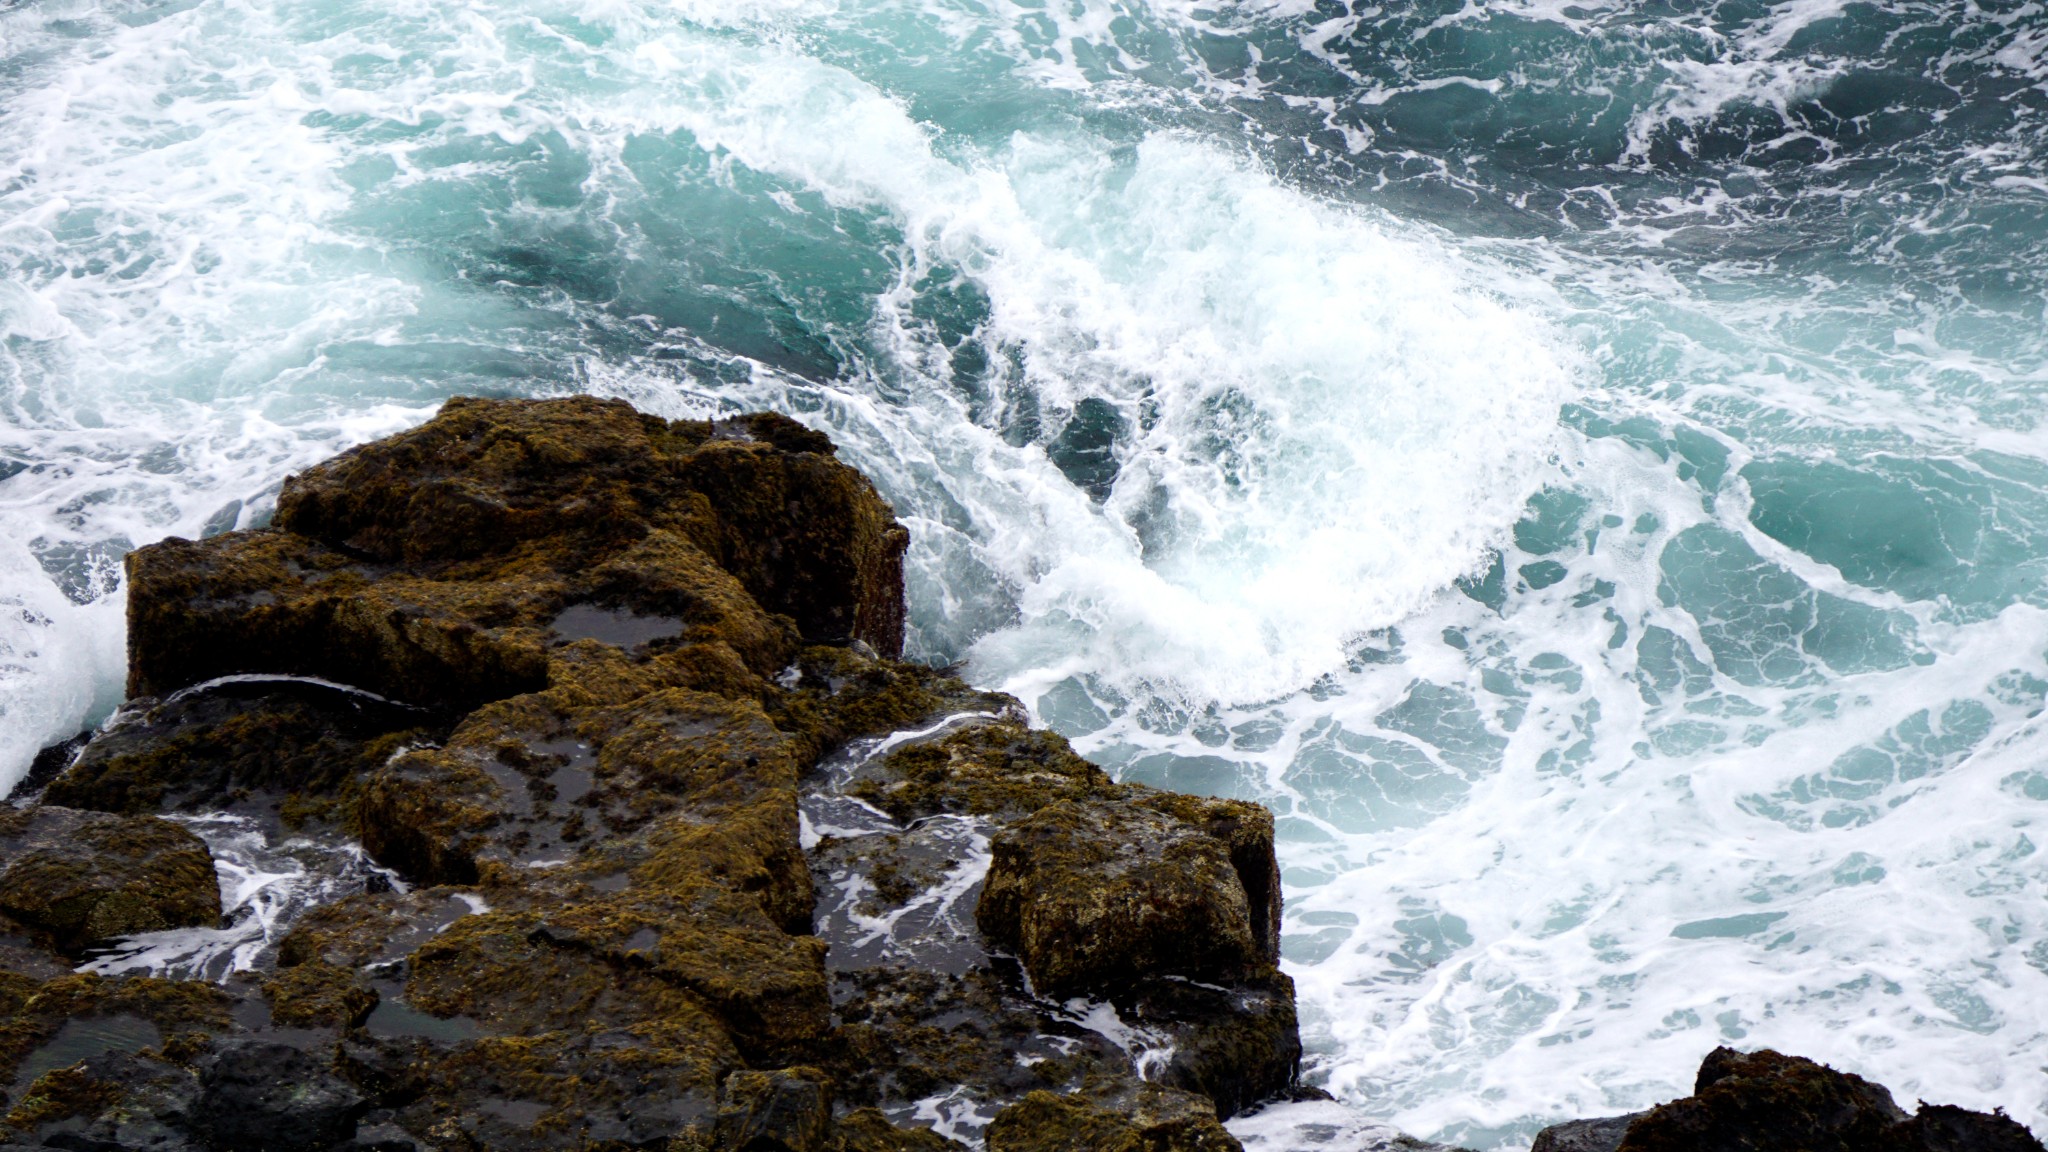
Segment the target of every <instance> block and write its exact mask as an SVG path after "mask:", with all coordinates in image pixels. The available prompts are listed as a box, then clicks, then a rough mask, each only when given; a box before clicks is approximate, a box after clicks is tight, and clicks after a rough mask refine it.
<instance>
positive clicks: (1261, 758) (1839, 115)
mask: <svg viewBox="0 0 2048 1152" xmlns="http://www.w3.org/2000/svg"><path fill="white" fill-rule="evenodd" d="M2044 115H2048V13H2044V12H2043V11H2041V10H2040V9H2039V8H2038V7H2037V6H2036V5H2033V4H2010V3H2007V4H1964V3H1947V4H1939V3H1889V4H1865V3H1839V2H1836V0H1791V2H1788V3H1783V4H1778V5H1767V4H1761V3H1733V2H1730V3H1721V4H1713V5H1700V4H1675V5H1663V4H1659V5H1651V6H1627V5H1620V4H1602V3H1579V4H1559V3H1543V2H1528V3H1487V2H1480V0H1473V2H1470V3H1467V2H1464V0H1459V2H1457V3H1448V2H1444V3H1426V4H1419V5H1414V6H1409V7H1403V8H1400V9H1398V10H1396V9H1392V8H1380V7H1369V6H1366V5H1363V4H1360V3H1355V2H1354V3H1350V4H1346V3H1336V2H1327V0H1326V2H1322V3H1311V2H1308V0H1269V2H1245V3H1239V4H1206V3H1192V2H1175V0H1152V2H1150V3H1143V2H1138V0H1122V2H1113V0H1034V2H1026V0H981V2H977V0H887V2H876V3H854V2H852V0H847V2H844V3H834V2H830V0H756V2H753V3H740V2H737V0H672V2H670V3H665V4H664V3H650V2H646V0H588V2H584V3H575V2H567V0H537V2H536V0H526V2H523V3H519V4H511V3H506V2H504V0H466V2H461V3H456V4H450V5H438V6H433V7H431V8H429V9H424V10H423V9H421V8H419V7H418V6H416V5H400V4H394V3H390V2H389V0H300V2H297V3H291V4H285V3H280V2H276V0H175V2H170V3H162V2H156V0H130V2H125V3H117V2H113V0H15V2H13V3H6V2H5V0H0V268H4V269H5V273H6V274H5V276H4V278H0V477H4V479H0V778H4V779H13V778H16V777H18V775H19V773H20V772H21V771H22V770H24V769H25V767H26V764H27V761H28V758H29V757H30V756H31V755H32V754H33V752H34V750H35V749H36V748H37V747H39V746H41V745H42V744H44V743H47V742H50V741H54V740H57V739H60V738H62V737H64V736H66V735H68V734H69V733H70V732H72V731H74V730H76V729H77V727H78V726H80V725H81V724H85V723H89V722H92V721H94V720H96V719H97V718H98V717H100V716H102V715H104V714H105V713H106V711H107V710H108V709H110V708H111V707H112V706H113V705H114V704H115V703H116V702H117V701H118V698H119V694H120V684H121V672H122V637H121V613H122V592H121V589H120V587H119V578H118V571H119V568H118V557H119V555H120V554H121V553H122V552H123V551H125V550H126V549H128V548H130V547H133V546H134V545H136V544H140V543H144V542H147V541H150V540H154V539H159V538H161V537H163V536H166V535H172V534H178V535H187V536H193V535H199V534H202V533H206V532H213V531H223V530H227V529H230V528H233V527H237V526H248V525H250V524H254V523H260V522H261V521H262V519H263V518H264V516H265V515H266V514H267V509H268V502H269V500H270V498H271V497H272V496H273V495H274V493H275V492H276V489H277V485H278V483H279V482H280V481H281V479H282V478H283V477H284V476H285V475H287V474H288V473H290V472H291V471H292V470H294V469H296V468H299V467H302V466H304V465H305V464H307V463H310V462H312V461H314V460H317V459H319V458H321V457H323V456H325V455H328V454H330V453H331V452H333V451H334V450H336V449H337V448H339V447H341V446H344V445H346V444H349V443H354V442H357V441H360V440H363V439H367V438H370V437H373V436H376V435H380V434H384V433H386V432H390V431H393V430H396V429H399V428H402V427H405V426H407V425H409V424H411V423H415V422H417V421H419V420H422V419H424V418H425V417H426V416H427V415H428V414H429V413H430V412H431V411H432V409H433V407H434V405H435V404H437V403H438V402H439V401H440V400H441V399H443V398H445V397H447V396H450V395H456V394H463V393H488V394H502V395H514V394H517V395H548V394H559V393H564V392H570V391H588V392H595V393H600V394H605V395H613V396H622V397H626V398H628V399H631V400H633V401H634V402H636V403H639V404H641V405H643V406H644V407H647V408H648V409H650V410H654V411H659V412H662V413H665V414H668V415H677V416H680V415H701V414H705V413H709V412H715V411H720V410H728V409H733V408H740V407H754V406H760V405H772V406H774V407H777V408H781V409H783V410H785V411H789V412H791V413H794V414H796V415H797V416H799V417H800V418H802V419H804V420H805V421H807V422H809V423H811V424H813V425H815V426H817V427H821V428H824V429H826V430H828V431H830V432H832V433H833V435H834V436H835V437H836V438H837V439H838V440H839V441H840V443H841V444H842V445H843V451H844V452H845V454H846V455H847V456H848V457H849V458H850V459H852V460H853V461H854V462H856V463H857V464H859V465H860V466H861V467H863V468H864V469H866V470H867V471H868V472H869V473H870V474H871V475H873V476H874V477H875V478H876V480H877V482H878V483H879V484H881V486H882V487H883V488H884V490H885V491H886V493H887V494H888V496H889V497H890V498H891V500H892V501H894V503H895V505H896V507H897V509H898V511H899V514H900V515H901V516H902V517H903V519H904V520H905V522H906V523H908V524H909V525H910V526H911V528H912V532H913V538H914V544H913V548H912V553H911V557H910V561H911V563H910V567H911V572H910V584H911V589H910V592H911V609H912V618H913V619H912V636H911V648H912V650H913V652H914V653H915V654H917V655H918V656H920V657H923V658H927V659H933V660H948V661H950V660H963V659H964V660H966V661H967V662H968V663H967V666H968V668H969V669H970V671H971V673H972V675H973V676H974V677H975V678H976V679H977V680H979V681H981V682H983V683H986V684H990V685H995V686H1000V687H1004V688H1006V689H1008V690H1010V691H1014V692H1016V693H1018V694H1019V695H1021V696H1022V697H1024V698H1025V699H1026V700H1027V701H1030V702H1031V703H1032V704H1033V705H1034V706H1035V707H1036V709H1037V710H1038V713H1039V715H1040V717H1041V718H1042V719H1043V720H1045V721H1046V722H1048V723H1050V724H1053V725H1054V726H1056V727H1058V728H1060V729H1061V730H1063V731H1065V732H1067V733H1068V734H1069V735H1071V736H1073V737H1074V738H1075V739H1076V741H1077V743H1078V744H1079V745H1080V746H1081V747H1082V748H1083V749H1084V750H1085V751H1087V752H1089V753H1090V754H1091V755H1093V756H1095V757H1096V758H1098V759H1099V760H1101V761H1102V762H1104V763H1106V764H1109V765H1111V766H1112V767H1113V768H1114V769H1116V770H1117V771H1119V772H1121V773H1122V774H1123V775H1124V777H1125V778H1128V779H1138V780H1146V781H1150V782H1154V783H1160V784H1166V785H1170V786H1173V787H1178V788H1185V789H1193V790H1200V791H1209V792H1219V793H1227V794H1232V795H1241V796H1248V797H1254V798H1257V799H1260V800H1263V801H1265V802H1267V803H1269V804H1271V805H1273V807H1274V808H1275V810H1276V811H1277V812H1279V813H1280V815H1281V820H1282V827H1283V836H1284V845H1283V856H1284V860H1283V863H1284V865H1285V867H1286V876H1287V882H1288V885H1289V890H1288V902H1289V903H1288V921H1287V932H1288V936H1287V951H1288V956H1289V964H1290V971H1292V972H1293V974H1294V975H1295V978H1296V980H1297V982H1298V984H1299V986H1300V989H1301V993H1302V999H1303V1006H1304V1014H1305V1030H1306V1032H1307V1038H1308V1042H1309V1045H1310V1047H1311V1050H1312V1060H1311V1065H1312V1072H1313V1076H1314V1078H1315V1079H1316V1080H1317V1082H1319V1083H1322V1084H1324V1085H1325V1086H1326V1087H1328V1088H1329V1089H1330V1090H1331V1091H1333V1092H1334V1093H1336V1094H1337V1095H1338V1096H1339V1097H1340V1098H1341V1099H1342V1100H1343V1101H1344V1102H1345V1103H1346V1104H1347V1105H1348V1106H1350V1107H1351V1108H1352V1109H1354V1110H1355V1112H1356V1114H1357V1115H1359V1116H1361V1117H1366V1118H1370V1119H1376V1120H1383V1121H1387V1122H1391V1123H1396V1124H1399V1125H1400V1126H1402V1127H1404V1128H1406V1129H1408V1130H1410V1131H1413V1132H1416V1133H1417V1134H1419V1135H1425V1136H1434V1137H1438V1138H1445V1139H1456V1140H1460V1141H1463V1142H1466V1143H1468V1144H1471V1145H1472V1146H1474V1147H1479V1148H1514V1147H1521V1146H1524V1145H1525V1144H1526V1140H1527V1138H1528V1137H1529V1135H1530V1134H1532V1133H1533V1132H1534V1131H1535V1130H1536V1128H1538V1127H1540V1126H1541V1125H1542V1124H1543V1123H1545V1122H1548V1121H1551V1120H1555V1119H1559V1118H1564V1117H1568V1116H1574V1115H1583V1114H1592V1113H1610V1112H1614V1111H1619V1110H1623V1109H1628V1108H1634V1107H1639V1106H1642V1105H1644V1104H1647V1103H1650V1102H1653V1101H1655V1100H1658V1099H1662V1098H1666V1097H1669V1096H1671V1095H1675V1094H1678V1093H1680V1092H1682V1091H1684V1090H1685V1088H1686V1086H1687V1085H1689V1084H1690V1082H1691V1078H1692V1071H1693V1068H1694V1067H1695V1066H1696V1064H1697V1062H1698V1060H1699V1058H1700V1056H1701V1055H1703V1054H1704V1052H1705V1051H1706V1050H1707V1049H1709V1048H1711V1047H1713V1046H1714V1045H1715V1044H1717V1043H1735V1044H1740V1045H1745V1046H1754V1045H1761V1044H1773V1045H1778V1046H1782V1047H1785V1048H1789V1049H1792V1050H1795V1051H1799V1052H1802V1053H1804V1054H1807V1055H1811V1056H1815V1057H1819V1058H1823V1059H1827V1060H1829V1061H1831V1062H1833V1063H1835V1064H1837V1065H1838V1066H1841V1067H1845V1068H1849V1069H1852V1070H1855V1071H1858V1072H1861V1073H1863V1074H1865V1075H1868V1076H1871V1077H1873V1078H1876V1079H1879V1080H1882V1081H1883V1082H1885V1083H1887V1084H1889V1085H1891V1086H1892V1087H1893V1089H1894V1090H1895V1092H1897V1094H1898V1095H1899V1097H1900V1098H1901V1099H1904V1100H1909V1101H1910V1100H1912V1099H1914V1098H1915V1097H1916V1096H1924V1097H1926V1098H1928V1099H1930V1100H1946V1101H1954V1102H1957V1103H1963V1104H1968V1105H1972V1106H1976V1107H1987V1108H1988V1107H1991V1106H1993V1105H2002V1106H2004V1107H2006V1108H2007V1109H2009V1110H2010V1111H2012V1112H2013V1113H2014V1114H2015V1115H2016V1116H2019V1117H2021V1118H2023V1119H2025V1120H2026V1121H2028V1122H2029V1123H2032V1124H2034V1125H2036V1126H2037V1127H2040V1126H2041V1125H2042V1124H2043V1122H2044V1121H2048V1081H2044V1079H2043V1076H2042V1070H2041V1068H2040V1060H2039V1055H2038V1053H2039V1051H2040V1048H2041V1044H2042V1042H2043V1040H2044V1038H2048V902H2044V900H2043V896H2044V881H2048V875H2044V868H2043V865H2042V864H2041V862H2040V858H2039V855H2038V853H2037V852H2036V847H2037V842H2038V841H2039V840H2040V839H2041V837H2042V835H2043V833H2042V832H2041V831H2040V830H2039V829H2037V827H2036V824H2037V822H2039V821H2041V820H2042V819H2043V818H2044V817H2048V757H2044V756H2043V755H2042V754H2041V753H2040V752H2039V751H2037V750H2038V749H2040V748H2042V747H2043V746H2044V744H2043V740H2042V737H2041V736H2040V735H2039V734H2037V732H2036V728H2037V727H2038V726H2039V724H2040V716H2041V713H2042V709H2043V701H2044V699H2048V579H2044V577H2048V568H2044V560H2043V559H2042V557H2043V556H2044V547H2043V546H2044V543H2048V439H2044V436H2043V432H2042V426H2041V420H2040V418H2039V416H2038V412H2039V411H2040V406H2041V398H2042V393H2043V391H2044V388H2048V370H2044V359H2048V329H2044V317H2043V306H2044V300H2048V283H2044V277H2043V274H2042V272H2041V269H2042V268H2043V266H2044V260H2043V256H2044V249H2048V170H2044V169H2048V164H2044V161H2043V157H2042V142H2043V132H2044V120H2043V118H2044ZM1285 1122H1286V1117H1285V1114H1282V1115H1281V1116H1280V1117H1279V1118H1278V1119H1277V1120H1270V1121H1269V1122H1268V1123H1267V1127H1265V1128H1261V1129H1259V1130H1258V1132H1257V1133H1253V1132H1252V1131H1251V1129H1247V1134H1248V1135H1258V1136H1259V1137H1260V1139H1262V1140H1264V1139H1274V1140H1281V1141H1282V1143H1281V1144H1279V1145H1271V1146H1276V1147H1277V1146H1284V1136H1272V1135H1271V1133H1272V1132H1274V1131H1279V1132H1282V1133H1284V1131H1285Z"/></svg>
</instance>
